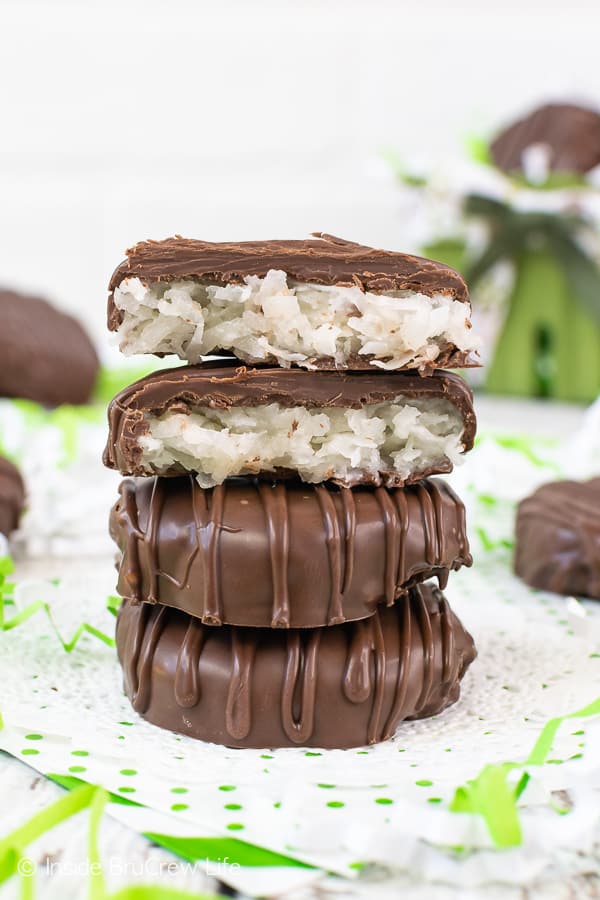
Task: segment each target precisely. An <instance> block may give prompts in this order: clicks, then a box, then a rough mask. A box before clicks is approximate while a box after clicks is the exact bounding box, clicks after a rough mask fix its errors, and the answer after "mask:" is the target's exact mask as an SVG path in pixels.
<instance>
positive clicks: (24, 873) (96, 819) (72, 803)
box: [0, 784, 216, 900]
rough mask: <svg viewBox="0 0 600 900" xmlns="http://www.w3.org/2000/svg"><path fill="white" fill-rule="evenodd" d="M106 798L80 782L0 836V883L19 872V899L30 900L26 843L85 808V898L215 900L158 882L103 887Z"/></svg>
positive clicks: (31, 874) (32, 868)
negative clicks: (113, 889)
mask: <svg viewBox="0 0 600 900" xmlns="http://www.w3.org/2000/svg"><path fill="white" fill-rule="evenodd" d="M107 802H108V795H107V793H106V791H104V790H103V788H100V787H98V786H96V785H93V784H84V785H82V786H80V787H77V788H76V789H75V790H74V791H72V792H71V793H69V794H66V795H65V796H63V797H61V798H60V799H59V800H57V801H56V802H55V803H53V804H51V806H48V807H47V808H46V809H44V810H42V811H41V812H39V813H36V815H35V816H33V817H32V818H31V819H29V821H27V822H25V824H24V825H20V826H19V827H18V828H16V829H15V830H14V831H13V832H11V834H9V835H8V836H7V837H5V838H3V839H2V840H0V885H2V884H4V883H5V882H6V881H8V880H9V879H10V878H12V877H13V876H14V875H16V874H19V875H20V878H21V898H22V900H34V897H35V864H34V863H33V862H32V861H31V860H30V859H29V857H28V856H27V854H26V849H27V847H28V846H29V845H30V844H32V843H33V842H34V841H35V840H37V839H38V838H40V837H42V836H43V835H44V834H46V833H47V832H48V831H51V830H52V829H53V828H55V827H56V826H57V825H60V824H61V823H62V822H65V821H66V820H67V819H70V818H71V817H72V816H74V815H76V814H77V813H79V812H82V811H83V810H85V809H89V813H90V819H89V832H88V863H89V865H88V872H89V876H88V891H87V897H88V900H216V898H213V896H209V895H208V894H203V895H201V894H191V893H189V892H188V891H181V890H177V889H174V888H169V887H163V886H161V885H128V886H127V887H124V888H121V889H120V890H118V891H116V892H115V893H110V892H109V891H108V889H107V887H106V881H105V878H104V872H103V868H102V861H101V857H100V850H99V842H98V836H99V832H100V825H101V822H102V816H103V813H104V808H105V806H106V804H107Z"/></svg>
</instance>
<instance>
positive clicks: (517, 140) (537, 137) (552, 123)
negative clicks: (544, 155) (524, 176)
mask: <svg viewBox="0 0 600 900" xmlns="http://www.w3.org/2000/svg"><path fill="white" fill-rule="evenodd" d="M534 144H545V145H546V146H547V147H548V149H549V151H550V153H549V165H550V169H551V171H553V172H579V173H581V174H585V173H586V172H589V171H590V170H591V169H593V168H594V167H595V166H597V165H599V164H600V114H598V112H596V111H595V110H592V109H585V108H584V107H581V106H574V105H572V104H568V103H549V104H547V105H546V106H541V107H540V108H539V109H536V110H534V112H532V113H530V114H529V115H528V116H525V117H524V118H523V119H519V121H517V122H515V123H514V124H513V125H511V126H510V127H509V128H507V129H506V130H505V131H503V132H502V133H501V134H499V135H498V137H497V138H496V139H495V140H494V141H493V142H492V144H491V146H490V152H491V155H492V159H493V160H494V162H495V163H496V165H497V166H498V167H499V168H500V169H503V170H504V171H505V172H521V171H522V169H523V161H522V156H523V152H524V151H525V150H527V148H528V147H531V146H532V145H534Z"/></svg>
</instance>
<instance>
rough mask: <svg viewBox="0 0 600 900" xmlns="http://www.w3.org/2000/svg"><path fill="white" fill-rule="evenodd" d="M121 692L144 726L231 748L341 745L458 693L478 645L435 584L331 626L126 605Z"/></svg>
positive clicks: (120, 639)
mask: <svg viewBox="0 0 600 900" xmlns="http://www.w3.org/2000/svg"><path fill="white" fill-rule="evenodd" d="M117 649H118V654H119V659H120V661H121V665H122V667H123V676H124V689H125V693H126V694H127V696H128V697H129V698H130V700H131V702H132V705H133V707H134V709H135V710H136V711H137V712H138V713H139V714H140V715H142V716H143V717H144V718H146V719H148V721H150V722H152V723H154V724H155V725H159V726H161V727H162V728H167V729H169V730H171V731H177V732H181V733H182V734H187V735H189V736H190V737H194V738H199V739H201V740H204V741H212V742H215V743H220V744H225V745H226V746H230V747H261V748H262V747H264V748H268V747H288V746H292V747H293V746H305V747H323V748H336V747H337V748H349V747H358V746H363V745H365V744H373V743H376V742H378V741H382V740H385V739H386V738H389V737H391V736H392V735H393V734H394V732H395V731H396V728H397V727H398V725H399V724H400V722H402V720H404V719H409V718H423V717H426V716H431V715H434V714H436V713H438V712H441V711H442V710H443V709H445V708H446V707H447V706H449V705H450V704H451V703H454V702H455V701H456V700H457V699H458V696H459V691H460V681H461V679H462V677H463V675H464V673H465V671H466V669H467V667H468V666H469V664H470V663H471V662H472V660H473V659H474V657H475V649H474V646H473V641H472V638H471V636H470V635H469V634H468V632H467V631H465V629H464V627H463V626H462V624H461V623H460V621H459V620H458V619H457V617H456V616H455V615H454V613H453V612H452V611H451V610H450V608H449V606H448V603H447V601H446V599H445V597H444V596H443V594H442V593H441V591H439V590H438V589H437V588H433V587H432V586H431V585H420V586H418V587H416V588H413V589H412V590H411V592H410V594H409V596H408V598H407V599H405V600H403V601H401V602H399V603H397V604H395V605H394V606H392V607H386V608H384V609H382V610H380V611H377V612H376V613H375V614H374V615H373V616H371V617H370V618H369V619H364V620H362V621H360V622H352V623H347V624H344V625H335V626H333V627H331V628H315V629H290V630H287V631H279V630H275V629H270V628H260V629H251V628H236V627H235V626H228V625H223V626H221V627H220V628H212V627H210V626H207V625H203V624H202V623H201V622H200V621H199V620H198V619H196V618H194V617H191V616H188V615H186V614H185V613H182V612H179V611H178V610H174V609H172V608H170V607H167V606H158V605H150V604H147V603H143V604H138V605H133V604H131V603H129V602H128V601H124V603H123V607H122V609H121V611H120V613H119V618H118V621H117Z"/></svg>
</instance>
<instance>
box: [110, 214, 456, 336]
mask: <svg viewBox="0 0 600 900" xmlns="http://www.w3.org/2000/svg"><path fill="white" fill-rule="evenodd" d="M270 269H279V270H282V271H284V272H287V274H288V276H289V277H290V278H291V279H292V280H294V281H299V282H303V283H308V284H324V285H340V286H342V287H344V286H345V287H353V286H355V285H356V286H358V287H359V288H361V290H363V291H370V292H371V293H374V294H384V293H387V292H390V291H412V292H416V293H421V294H425V295H426V296H431V295H432V294H446V295H447V296H449V297H453V298H454V299H456V300H460V301H462V302H465V303H468V302H469V294H468V291H467V286H466V284H465V282H464V279H463V278H462V277H461V276H460V275H459V274H458V272H455V271H454V269H451V268H449V267H448V266H445V265H443V264H442V263H438V262H434V261H432V260H430V259H423V258H421V257H419V256H410V255H409V254H406V253H394V252H391V251H389V250H379V249H377V248H375V247H365V246H363V245H361V244H355V243H353V242H352V241H346V240H344V239H343V238H336V237H333V236H332V235H329V234H322V233H321V232H316V233H315V234H314V235H313V239H312V240H310V239H309V240H300V241H298V240H296V241H242V242H235V241H234V242H227V243H213V242H211V241H199V240H192V239H189V238H182V237H179V236H176V237H171V238H167V239H166V240H163V241H141V242H140V243H138V244H136V245H135V246H134V247H131V249H130V250H128V251H127V259H126V260H124V262H122V263H121V264H120V265H119V266H118V268H117V269H116V270H115V272H114V273H113V276H112V278H111V280H110V284H109V291H110V294H109V300H108V327H109V328H110V329H111V330H112V331H115V330H116V329H117V328H118V326H119V324H120V321H121V319H120V315H121V314H120V311H119V310H118V309H117V308H116V307H115V305H114V302H113V291H114V289H115V288H116V287H117V286H118V285H119V284H120V283H121V282H122V281H123V280H124V279H125V278H132V277H135V278H139V279H140V280H141V281H142V282H143V283H144V284H149V283H152V282H156V281H174V280H176V279H181V278H198V279H200V280H202V281H204V282H206V283H207V284H218V285H225V284H240V283H242V282H243V280H244V277H245V276H247V275H257V276H258V277H260V278H264V276H265V275H266V274H267V272H269V270H270Z"/></svg>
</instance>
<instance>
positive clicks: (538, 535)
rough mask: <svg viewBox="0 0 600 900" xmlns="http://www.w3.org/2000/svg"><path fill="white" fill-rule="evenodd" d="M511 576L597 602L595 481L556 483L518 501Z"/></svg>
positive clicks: (598, 500)
mask: <svg viewBox="0 0 600 900" xmlns="http://www.w3.org/2000/svg"><path fill="white" fill-rule="evenodd" d="M515 571H516V573H517V575H520V576H521V578H522V579H523V581H526V582H527V584H530V585H531V586H532V587H536V588H541V589H542V590H545V591H553V592H554V593H556V594H575V595H577V596H581V597H594V598H596V599H598V600H600V478H594V479H592V480H591V481H583V482H582V481H555V482H552V483H551V484H545V485H543V486H542V487H541V488H539V489H538V490H537V491H535V493H534V494H532V495H531V497H527V498H526V499H525V500H522V501H521V503H520V504H519V507H518V510H517V525H516V546H515Z"/></svg>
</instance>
